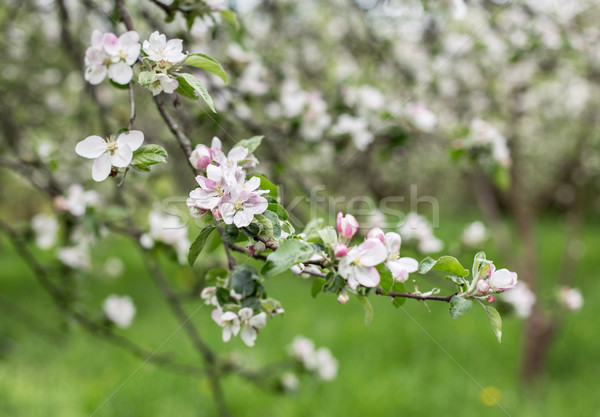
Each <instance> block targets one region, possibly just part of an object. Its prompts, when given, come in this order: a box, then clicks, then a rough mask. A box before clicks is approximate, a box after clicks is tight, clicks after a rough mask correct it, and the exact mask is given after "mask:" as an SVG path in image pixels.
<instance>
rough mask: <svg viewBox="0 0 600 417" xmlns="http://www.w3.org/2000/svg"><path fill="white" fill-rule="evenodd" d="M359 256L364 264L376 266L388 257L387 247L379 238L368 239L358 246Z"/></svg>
mask: <svg viewBox="0 0 600 417" xmlns="http://www.w3.org/2000/svg"><path fill="white" fill-rule="evenodd" d="M357 257H358V258H359V259H360V263H361V264H362V265H364V266H375V265H378V264H380V263H382V262H383V261H385V260H386V259H387V249H386V248H385V245H384V244H383V243H381V241H380V240H379V239H375V238H371V239H367V240H365V241H364V242H363V243H361V244H360V245H359V246H358V254H357Z"/></svg>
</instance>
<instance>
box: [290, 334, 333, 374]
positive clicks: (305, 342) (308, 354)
mask: <svg viewBox="0 0 600 417" xmlns="http://www.w3.org/2000/svg"><path fill="white" fill-rule="evenodd" d="M289 351H290V354H291V355H292V357H294V358H295V359H296V360H298V361H299V362H300V364H301V365H302V367H303V368H304V369H306V370H307V371H309V372H312V373H314V374H316V375H317V376H318V377H319V378H320V379H322V380H324V381H330V380H332V379H334V378H335V377H336V376H337V373H338V362H337V360H336V358H335V357H334V356H333V354H332V353H331V351H330V350H329V349H327V348H326V347H321V348H318V349H315V344H314V342H313V341H312V340H310V339H307V338H306V337H303V336H296V338H295V339H294V340H293V342H292V344H291V346H290V348H289Z"/></svg>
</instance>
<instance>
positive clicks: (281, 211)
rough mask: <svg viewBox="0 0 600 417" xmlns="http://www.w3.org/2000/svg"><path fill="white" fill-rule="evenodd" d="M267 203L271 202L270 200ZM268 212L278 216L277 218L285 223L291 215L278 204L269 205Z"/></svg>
mask: <svg viewBox="0 0 600 417" xmlns="http://www.w3.org/2000/svg"><path fill="white" fill-rule="evenodd" d="M267 201H269V199H267ZM267 210H269V211H272V212H273V213H275V214H277V216H278V217H279V218H280V219H281V220H283V221H286V220H287V219H289V218H290V215H289V214H288V212H287V211H286V209H284V208H283V206H281V205H280V204H278V203H269V205H268V206H267Z"/></svg>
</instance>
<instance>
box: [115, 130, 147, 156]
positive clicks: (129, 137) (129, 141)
mask: <svg viewBox="0 0 600 417" xmlns="http://www.w3.org/2000/svg"><path fill="white" fill-rule="evenodd" d="M143 142H144V134H143V133H142V132H141V131H140V130H130V131H129V132H125V133H121V134H120V135H119V137H118V138H117V143H118V144H119V146H121V145H127V146H129V147H130V148H131V150H132V151H135V150H136V149H138V148H139V147H140V146H142V143H143Z"/></svg>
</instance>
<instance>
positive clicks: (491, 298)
mask: <svg viewBox="0 0 600 417" xmlns="http://www.w3.org/2000/svg"><path fill="white" fill-rule="evenodd" d="M488 301H489V302H490V303H493V302H494V301H496V297H494V296H493V295H488Z"/></svg>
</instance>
